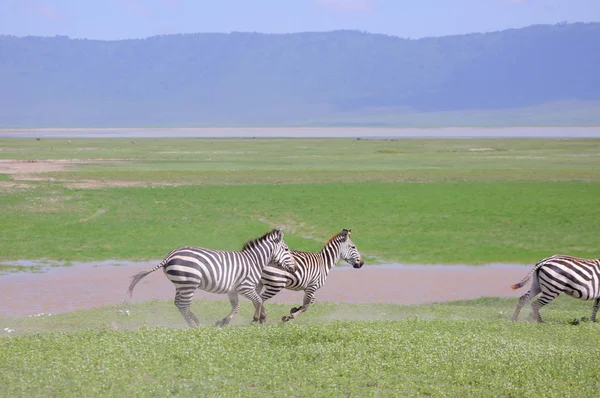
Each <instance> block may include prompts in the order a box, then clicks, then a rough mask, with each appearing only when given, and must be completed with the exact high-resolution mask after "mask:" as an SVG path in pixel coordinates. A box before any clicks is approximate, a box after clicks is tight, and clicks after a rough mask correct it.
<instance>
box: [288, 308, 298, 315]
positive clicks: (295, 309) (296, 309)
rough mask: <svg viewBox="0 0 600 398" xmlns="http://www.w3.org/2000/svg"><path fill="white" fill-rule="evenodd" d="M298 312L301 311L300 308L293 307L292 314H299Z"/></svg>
mask: <svg viewBox="0 0 600 398" xmlns="http://www.w3.org/2000/svg"><path fill="white" fill-rule="evenodd" d="M298 310H300V308H298V307H292V309H291V310H290V314H293V313H294V312H298Z"/></svg>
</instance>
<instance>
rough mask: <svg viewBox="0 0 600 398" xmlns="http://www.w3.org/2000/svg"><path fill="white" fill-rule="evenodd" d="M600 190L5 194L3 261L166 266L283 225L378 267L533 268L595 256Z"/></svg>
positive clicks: (481, 186)
mask: <svg viewBox="0 0 600 398" xmlns="http://www.w3.org/2000/svg"><path fill="white" fill-rule="evenodd" d="M599 197H600V184H596V183H585V182H562V183H550V182H536V183H533V182H530V183H526V182H523V183H516V182H496V183H473V182H462V183H431V184H400V183H353V184H302V185H295V184H290V185H256V184H253V185H225V186H215V185H210V186H182V187H155V188H119V189H98V190H72V189H68V188H64V187H59V186H46V187H43V186H40V187H38V188H36V189H34V190H22V191H18V192H12V193H10V194H7V195H4V196H3V201H4V206H3V207H2V209H0V214H1V217H2V225H3V228H2V231H1V232H0V246H1V247H2V251H3V252H2V258H3V260H4V261H9V260H19V259H39V258H47V259H53V260H63V261H84V260H104V259H131V260H146V259H160V258H162V257H163V256H164V255H165V254H166V253H168V252H169V251H170V250H172V249H174V248H175V247H177V246H181V245H194V246H203V247H214V248H220V249H225V250H238V249H240V248H241V246H242V244H243V242H244V241H246V240H248V239H250V238H253V237H256V236H260V235H262V234H263V233H265V232H266V231H268V230H269V229H271V228H274V227H281V228H283V229H284V230H285V231H286V241H287V242H288V243H289V244H290V246H291V247H293V248H297V249H300V250H309V251H313V250H314V251H316V250H318V249H320V247H321V246H322V245H323V244H324V243H325V241H326V240H327V238H329V237H330V236H332V235H333V234H335V233H337V232H339V231H340V230H341V229H342V228H351V229H352V231H353V240H354V241H355V243H356V244H357V246H358V248H359V250H360V251H361V252H362V253H363V255H365V257H366V258H367V260H368V261H369V262H370V263H377V262H380V261H386V262H402V263H423V264H431V263H440V264H443V263H462V264H482V263H490V262H511V263H532V262H534V261H536V260H539V259H540V258H543V257H545V256H548V255H551V254H554V253H557V252H560V253H566V254H571V255H580V256H583V257H586V256H588V257H589V256H591V257H594V256H597V254H598V252H597V242H598V240H597V231H598V220H600V207H599V206H597V204H598V198H599Z"/></svg>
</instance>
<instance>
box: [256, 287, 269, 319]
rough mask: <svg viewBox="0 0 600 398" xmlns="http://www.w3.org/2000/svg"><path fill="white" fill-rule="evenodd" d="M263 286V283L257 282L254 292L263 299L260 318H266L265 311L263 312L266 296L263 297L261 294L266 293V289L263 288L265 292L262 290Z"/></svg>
mask: <svg viewBox="0 0 600 398" xmlns="http://www.w3.org/2000/svg"><path fill="white" fill-rule="evenodd" d="M264 287H265V285H263V284H262V283H261V282H258V285H256V293H257V294H258V295H259V296H260V298H261V299H262V300H263V303H262V305H261V307H260V318H264V319H267V313H266V312H265V301H266V300H268V298H264V297H263V294H265V293H266V289H265V292H263V288H264Z"/></svg>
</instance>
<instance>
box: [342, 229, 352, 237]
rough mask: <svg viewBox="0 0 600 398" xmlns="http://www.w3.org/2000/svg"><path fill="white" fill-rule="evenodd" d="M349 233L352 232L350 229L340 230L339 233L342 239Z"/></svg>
mask: <svg viewBox="0 0 600 398" xmlns="http://www.w3.org/2000/svg"><path fill="white" fill-rule="evenodd" d="M350 232H352V230H351V229H346V228H344V229H342V232H341V233H340V235H341V236H343V237H344V238H348V237H349V236H350Z"/></svg>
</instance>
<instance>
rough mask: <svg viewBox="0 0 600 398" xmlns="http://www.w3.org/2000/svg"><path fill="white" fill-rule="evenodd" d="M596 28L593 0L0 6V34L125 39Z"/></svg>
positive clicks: (183, 0) (93, 1)
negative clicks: (353, 31) (560, 26)
mask: <svg viewBox="0 0 600 398" xmlns="http://www.w3.org/2000/svg"><path fill="white" fill-rule="evenodd" d="M562 21H568V22H599V21H600V0H0V34H7V35H16V36H27V35H35V36H54V35H67V36H70V37H72V38H89V39H104V40H115V39H126V38H139V37H148V36H153V35H160V34H171V33H195V32H231V31H239V32H264V33H290V32H304V31H330V30H336V29H359V30H363V31H367V32H372V33H385V34H389V35H394V36H400V37H412V38H418V37H424V36H444V35H449V34H461V33H470V32H488V31H495V30H503V29H509V28H519V27H523V26H527V25H532V24H555V23H558V22H562Z"/></svg>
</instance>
